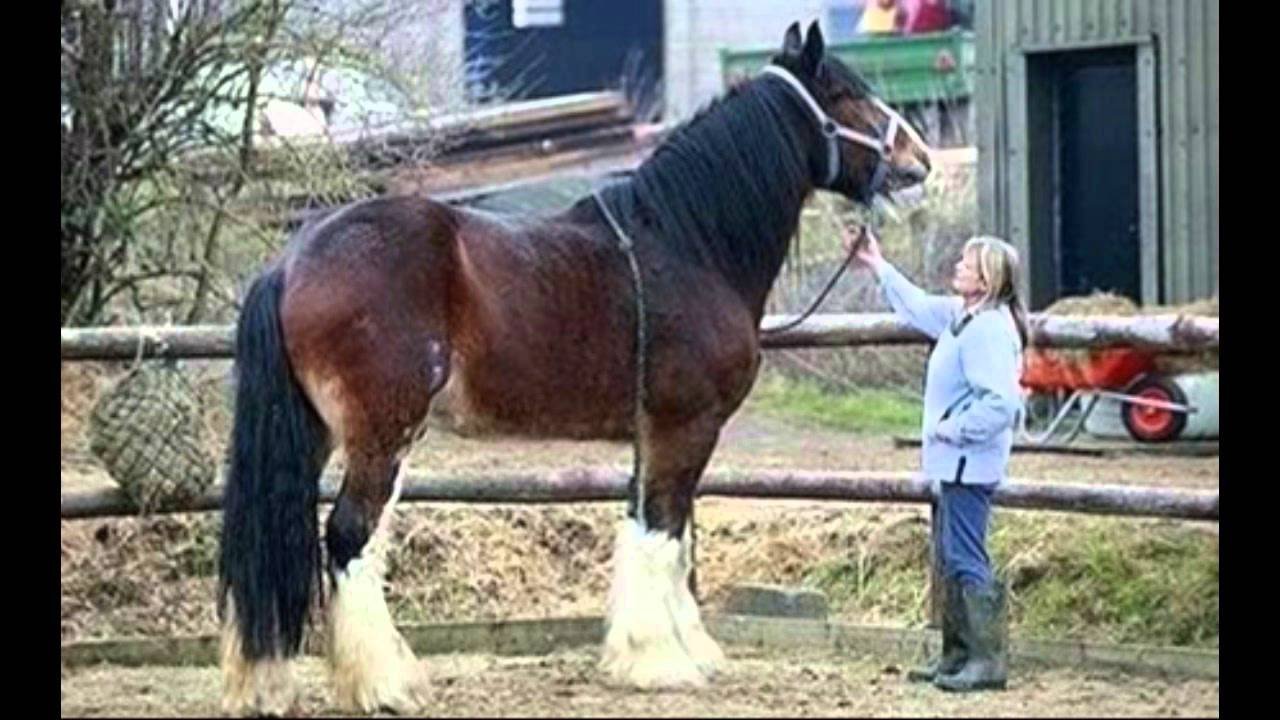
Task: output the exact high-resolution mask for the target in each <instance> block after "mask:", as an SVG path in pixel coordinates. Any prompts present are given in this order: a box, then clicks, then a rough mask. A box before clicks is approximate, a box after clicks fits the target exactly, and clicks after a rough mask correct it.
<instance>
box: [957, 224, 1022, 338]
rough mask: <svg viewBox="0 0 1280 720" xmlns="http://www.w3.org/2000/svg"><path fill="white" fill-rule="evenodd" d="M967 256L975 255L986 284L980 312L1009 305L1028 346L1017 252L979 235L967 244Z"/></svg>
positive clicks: (1014, 322)
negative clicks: (1020, 292)
mask: <svg viewBox="0 0 1280 720" xmlns="http://www.w3.org/2000/svg"><path fill="white" fill-rule="evenodd" d="M963 252H964V254H965V255H968V254H969V253H970V252H973V253H974V254H975V256H976V257H975V259H976V260H977V262H976V263H975V265H977V266H978V276H979V277H980V278H982V281H983V282H985V283H986V284H987V291H986V293H985V294H984V295H983V297H982V300H981V301H980V302H979V303H978V306H977V307H978V309H983V308H988V307H991V308H994V307H999V306H1000V305H1008V306H1009V314H1010V315H1012V316H1013V324H1014V325H1015V326H1016V327H1017V329H1018V337H1019V338H1020V339H1021V340H1022V346H1023V347H1026V346H1027V341H1028V339H1029V333H1028V332H1027V309H1026V306H1024V305H1023V304H1022V299H1021V298H1020V297H1019V295H1018V273H1019V272H1020V267H1021V263H1020V262H1019V260H1018V250H1017V249H1016V248H1014V247H1013V246H1012V245H1010V244H1009V243H1007V242H1005V241H1004V240H1001V239H1000V238H998V237H994V236H992V235H978V236H975V237H972V238H969V241H968V242H966V243H965V244H964V251H963Z"/></svg>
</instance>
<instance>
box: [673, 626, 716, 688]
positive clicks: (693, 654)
mask: <svg viewBox="0 0 1280 720" xmlns="http://www.w3.org/2000/svg"><path fill="white" fill-rule="evenodd" d="M681 637H682V638H683V640H684V646H685V647H686V648H687V649H688V651H689V657H690V659H692V660H693V664H694V665H696V666H697V667H698V671H699V672H701V673H702V674H703V675H704V676H706V677H707V678H708V679H710V678H714V677H715V676H716V675H718V674H719V673H720V671H721V670H722V669H723V668H724V666H725V657H724V651H723V650H721V649H720V644H719V643H717V642H716V641H715V638H713V637H711V635H710V634H709V633H708V632H707V629H706V628H705V627H703V626H702V623H701V622H699V623H698V624H697V625H696V626H694V627H691V628H686V629H682V630H681Z"/></svg>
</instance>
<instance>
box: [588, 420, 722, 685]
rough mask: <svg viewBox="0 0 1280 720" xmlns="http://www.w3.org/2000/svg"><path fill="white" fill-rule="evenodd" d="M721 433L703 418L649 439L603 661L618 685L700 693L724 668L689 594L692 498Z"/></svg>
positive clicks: (621, 546)
mask: <svg viewBox="0 0 1280 720" xmlns="http://www.w3.org/2000/svg"><path fill="white" fill-rule="evenodd" d="M719 430H720V421H719V420H717V419H714V418H712V417H708V416H704V417H700V418H698V419H697V420H695V421H693V422H688V423H681V424H680V425H679V426H678V427H675V426H672V427H660V426H654V427H650V428H649V431H648V432H646V433H645V439H644V441H643V442H642V443H641V450H640V451H641V457H642V464H641V467H642V469H641V478H640V479H639V482H638V483H633V485H632V494H631V501H630V505H629V507H628V517H627V518H626V519H625V520H624V521H623V522H622V523H621V525H620V526H619V529H618V539H617V545H616V547H615V550H614V557H613V563H614V567H613V572H614V575H613V586H612V587H611V588H610V591H609V603H608V617H607V622H608V630H607V632H606V635H605V642H604V651H603V654H602V657H601V661H600V667H601V669H602V670H603V671H604V672H605V673H606V674H607V676H608V677H609V679H610V680H611V681H613V682H615V683H618V684H622V685H630V686H633V687H639V688H670V687H698V686H701V685H704V684H705V683H706V681H707V679H708V678H709V677H710V676H711V675H712V674H714V672H715V671H716V669H717V668H718V666H719V665H720V664H721V663H722V662H723V660H724V655H723V653H722V652H721V651H720V647H719V646H718V645H717V644H716V642H715V640H713V639H712V638H711V636H710V635H709V634H707V631H706V628H705V627H704V626H703V624H702V617H701V613H700V612H699V611H698V605H697V601H696V600H695V598H694V597H693V593H692V592H691V590H690V587H689V577H690V573H691V571H692V569H693V558H692V546H693V541H692V535H693V528H692V523H691V520H692V510H693V495H694V490H695V489H696V487H697V483H698V479H699V478H700V477H701V475H702V471H703V469H704V468H705V467H706V464H707V461H708V460H709V459H710V457H711V452H712V450H714V449H715V444H716V439H717V438H718V436H719ZM641 506H642V507H641Z"/></svg>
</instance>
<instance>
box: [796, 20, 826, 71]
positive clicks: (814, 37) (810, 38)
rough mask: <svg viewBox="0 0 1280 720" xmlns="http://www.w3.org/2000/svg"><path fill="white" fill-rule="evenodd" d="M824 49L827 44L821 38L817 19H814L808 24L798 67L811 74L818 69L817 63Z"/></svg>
mask: <svg viewBox="0 0 1280 720" xmlns="http://www.w3.org/2000/svg"><path fill="white" fill-rule="evenodd" d="M826 51H827V44H826V41H824V40H823V39H822V29H821V28H819V27H818V21H817V20H814V21H813V23H812V24H810V25H809V32H807V33H805V38H804V52H803V53H802V54H801V56H800V67H801V68H803V69H804V71H805V72H806V73H808V74H809V75H813V74H814V72H815V71H817V69H818V64H819V63H821V62H822V54H823V53H825V52H826Z"/></svg>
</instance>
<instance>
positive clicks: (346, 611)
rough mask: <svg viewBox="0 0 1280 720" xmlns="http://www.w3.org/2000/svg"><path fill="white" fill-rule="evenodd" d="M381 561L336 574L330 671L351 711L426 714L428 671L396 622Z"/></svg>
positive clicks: (339, 698)
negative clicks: (384, 585)
mask: <svg viewBox="0 0 1280 720" xmlns="http://www.w3.org/2000/svg"><path fill="white" fill-rule="evenodd" d="M380 570H381V568H380V567H379V566H378V562H377V560H372V561H366V560H363V559H360V558H356V559H353V560H351V561H350V562H349V563H348V565H347V568H346V570H344V571H342V572H339V573H337V575H336V578H335V579H336V588H335V592H334V595H333V599H332V607H331V611H330V614H329V622H330V625H329V653H328V655H329V667H330V670H331V672H332V676H333V690H334V695H335V697H336V700H337V703H338V705H339V706H340V707H342V708H343V709H344V710H346V711H349V712H364V713H376V712H393V713H396V714H400V715H410V714H416V713H419V712H421V710H422V706H423V704H424V700H425V698H426V691H427V678H426V672H425V668H424V667H423V666H422V664H421V663H420V662H418V660H417V658H415V657H414V655H413V651H412V650H411V649H410V648H409V644H408V643H407V642H405V639H404V638H403V637H401V636H400V632H399V631H398V630H396V628H395V626H394V625H393V624H392V623H391V613H390V611H388V609H387V604H386V600H385V598H384V597H383V594H382V581H381V575H382V574H381V571H380Z"/></svg>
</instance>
